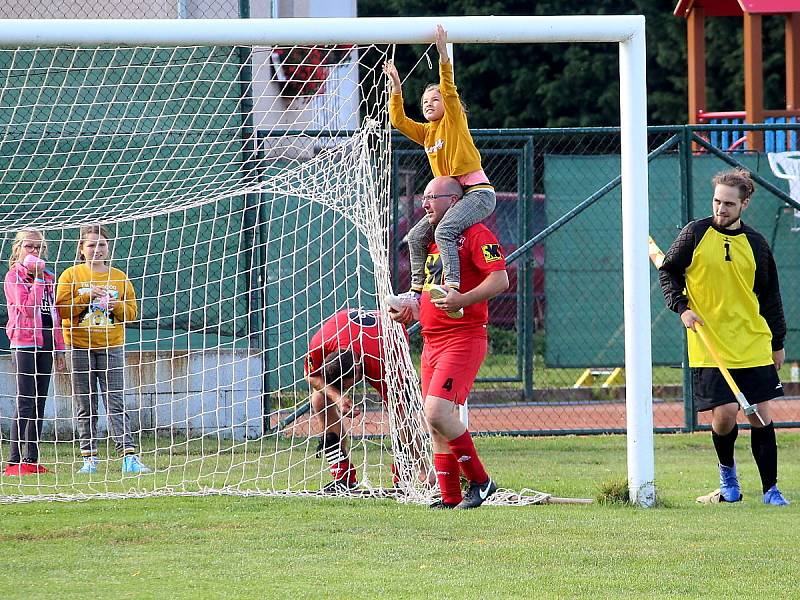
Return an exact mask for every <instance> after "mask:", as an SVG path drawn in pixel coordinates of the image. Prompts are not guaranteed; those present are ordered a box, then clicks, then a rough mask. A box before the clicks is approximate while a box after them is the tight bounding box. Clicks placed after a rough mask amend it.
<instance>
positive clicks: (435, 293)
mask: <svg viewBox="0 0 800 600" xmlns="http://www.w3.org/2000/svg"><path fill="white" fill-rule="evenodd" d="M429 292H430V295H431V300H438V299H439V298H446V297H447V294H449V293H450V290H449V289H448V288H446V287H445V286H443V285H432V286H431V287H430V288H429ZM447 316H448V317H450V318H451V319H460V318H461V317H463V316H464V309H463V308H459V309H458V310H453V311H450V312H449V313H447Z"/></svg>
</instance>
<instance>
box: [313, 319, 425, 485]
mask: <svg viewBox="0 0 800 600" xmlns="http://www.w3.org/2000/svg"><path fill="white" fill-rule="evenodd" d="M382 343H383V334H382V330H381V322H380V314H379V313H378V312H377V311H368V310H363V309H345V310H342V311H339V312H337V313H336V314H335V315H333V316H332V317H331V318H330V319H328V320H327V321H325V323H323V325H322V327H321V328H320V330H319V331H317V332H316V333H315V334H314V336H313V337H312V338H311V341H310V342H309V346H308V347H309V350H308V354H307V356H306V361H305V377H306V380H307V381H308V383H309V384H310V385H311V387H312V388H313V390H314V391H313V392H312V394H311V408H312V410H313V413H314V415H315V417H316V418H317V421H318V423H319V425H320V427H321V428H322V438H321V440H320V447H319V450H320V451H322V453H323V454H324V456H325V460H326V461H327V463H328V466H329V467H330V471H331V475H332V476H333V481H331V482H330V483H328V484H327V485H326V486H325V487H324V488H323V491H325V492H341V491H346V490H349V489H353V488H355V487H356V486H357V485H358V481H357V477H356V471H355V469H354V468H353V465H352V464H351V462H350V455H349V451H348V447H347V439H346V433H347V429H346V427H345V424H344V421H343V419H342V417H343V416H355V415H357V414H358V407H353V403H352V400H351V399H350V397H349V396H348V395H347V393H346V392H347V391H348V390H349V389H350V388H352V387H353V385H355V383H356V382H357V381H359V380H361V379H364V380H365V381H366V382H367V383H369V384H370V385H371V386H372V387H373V388H375V390H377V392H378V393H379V394H380V396H381V398H382V399H383V401H384V403H386V401H387V387H386V381H385V370H384V360H383V356H384V354H383V349H382ZM405 433H407V432H404V431H400V435H401V436H403V435H404V434H405ZM406 437H408V436H407V435H406ZM402 442H403V444H404V446H406V447H407V448H408V449H409V450H410V451H411V454H412V456H411V458H412V460H414V462H415V463H416V464H417V465H419V467H420V473H421V475H420V478H421V480H426V479H427V478H428V467H427V464H426V462H425V461H424V460H422V458H421V456H422V454H421V451H420V450H419V449H418V448H417V446H416V445H414V444H410V443H409V440H406V439H403V440H402ZM392 474H393V482H394V483H395V484H396V483H397V482H398V481H399V479H398V477H397V474H396V472H395V467H394V465H392ZM431 483H432V482H431Z"/></svg>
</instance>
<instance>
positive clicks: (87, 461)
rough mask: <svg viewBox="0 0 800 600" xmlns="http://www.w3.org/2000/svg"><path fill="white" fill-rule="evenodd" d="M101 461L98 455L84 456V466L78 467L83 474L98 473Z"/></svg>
mask: <svg viewBox="0 0 800 600" xmlns="http://www.w3.org/2000/svg"><path fill="white" fill-rule="evenodd" d="M99 463H100V461H99V460H98V459H97V457H96V456H84V457H83V466H82V467H81V468H80V469H78V473H80V474H81V475H93V474H94V473H97V465H98V464H99Z"/></svg>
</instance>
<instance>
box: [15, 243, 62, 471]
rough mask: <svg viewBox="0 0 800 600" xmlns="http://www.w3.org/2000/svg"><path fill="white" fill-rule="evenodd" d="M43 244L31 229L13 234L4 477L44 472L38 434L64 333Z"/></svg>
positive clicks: (59, 356) (59, 362) (58, 360)
mask: <svg viewBox="0 0 800 600" xmlns="http://www.w3.org/2000/svg"><path fill="white" fill-rule="evenodd" d="M46 252H47V243H46V242H45V239H44V235H42V233H41V232H40V231H38V230H36V229H23V230H21V231H19V232H18V233H17V235H16V237H15V238H14V244H13V246H12V250H11V260H10V261H9V270H8V274H7V275H6V279H5V284H4V285H3V290H4V291H5V296H6V303H7V305H8V325H7V326H6V332H7V334H8V339H9V340H10V341H11V349H12V350H13V352H14V359H15V362H16V370H17V407H16V411H15V413H14V418H13V420H12V422H11V449H10V452H9V456H8V465H7V466H6V469H5V471H4V472H3V474H4V475H7V476H18V477H20V476H23V475H32V474H36V473H47V472H48V469H46V468H45V467H44V466H42V465H40V464H39V437H40V436H41V434H42V425H43V423H44V405H45V401H46V400H47V392H48V389H49V387H50V377H51V375H52V373H53V362H54V361H55V365H56V368H57V369H58V370H59V371H64V368H65V362H64V354H63V351H64V337H63V336H62V334H61V318H60V317H59V314H58V309H57V308H56V305H55V275H54V274H53V273H52V272H51V271H49V270H47V269H46V268H45V262H44V259H43V257H44V256H46Z"/></svg>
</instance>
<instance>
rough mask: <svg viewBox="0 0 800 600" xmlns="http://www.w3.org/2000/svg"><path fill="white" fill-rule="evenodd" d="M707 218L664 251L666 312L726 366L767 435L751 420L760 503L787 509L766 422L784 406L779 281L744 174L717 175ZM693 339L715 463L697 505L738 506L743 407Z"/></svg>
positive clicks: (695, 378)
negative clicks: (751, 216) (715, 483)
mask: <svg viewBox="0 0 800 600" xmlns="http://www.w3.org/2000/svg"><path fill="white" fill-rule="evenodd" d="M712 184H713V185H714V197H713V199H712V203H711V208H712V211H713V216H711V217H707V218H705V219H700V220H698V221H692V222H691V223H689V224H688V225H686V227H684V228H683V230H682V231H681V233H680V234H679V235H678V239H676V240H675V242H673V244H672V246H671V247H670V249H669V250H668V251H667V253H666V256H665V258H664V262H663V264H662V265H661V268H660V269H659V280H660V282H661V288H662V291H663V292H664V298H665V299H666V302H667V306H668V307H669V308H670V309H671V310H673V311H674V312H676V313H678V314H679V315H680V317H681V321H682V322H683V325H684V327H686V328H687V329H691V330H692V331H696V330H697V327H704V328H706V329H704V332H705V334H706V336H707V337H708V338H710V339H711V341H712V344H713V345H714V346H716V348H717V350H718V352H719V355H720V358H721V360H722V361H723V363H724V366H726V367H728V369H729V370H730V373H731V376H732V377H733V379H734V381H736V383H737V385H738V386H739V388H740V389H741V390H742V392H743V393H744V395H745V397H746V398H747V399H748V401H749V402H750V403H751V404H754V405H757V406H758V412H759V413H760V414H761V417H762V418H763V419H764V422H765V423H766V426H764V425H762V424H761V422H760V421H759V420H758V416H757V415H755V414H753V415H749V416H748V420H749V421H750V426H751V428H752V429H751V438H750V439H751V446H752V451H753V457H754V458H755V461H756V465H757V466H758V472H759V474H760V475H761V487H762V491H763V493H764V498H763V499H764V503H765V504H772V505H778V506H781V505H785V504H788V503H789V502H788V501H787V500H786V499H785V498H784V497H783V495H782V494H781V492H780V490H778V487H777V481H778V446H777V443H776V440H775V428H774V426H773V424H772V419H771V418H770V403H769V401H770V400H772V399H773V398H777V397H780V396H783V387H782V385H781V382H780V380H779V379H778V371H777V370H778V369H780V368H781V365H782V364H783V361H784V359H785V357H786V354H785V351H784V348H783V341H784V338H785V337H786V322H785V320H784V316H783V306H782V303H781V295H780V288H779V285H778V272H777V269H776V267H775V261H774V259H773V256H772V251H771V250H770V248H769V245H768V244H767V241H766V240H765V239H764V237H763V236H762V235H761V234H759V233H758V232H757V231H756V230H755V229H753V228H752V227H749V226H747V225H745V224H744V223H743V222H742V220H741V214H742V212H743V211H744V210H745V209H746V208H747V206H748V204H749V203H750V199H751V198H752V196H753V192H754V191H755V187H754V185H753V181H752V179H751V178H750V175H749V174H748V173H747V172H745V171H741V170H736V169H734V170H730V171H723V172H721V173H718V174H717V175H716V176H715V177H714V178H713V179H712ZM688 338H689V365H690V366H691V367H692V391H693V396H694V402H695V408H696V410H698V411H707V410H710V411H711V414H712V418H711V437H712V439H713V441H714V448H715V449H716V452H717V458H718V460H719V482H720V483H719V486H720V487H719V490H716V491H714V492H711V493H710V494H708V495H707V496H701V497H700V498H698V499H697V501H698V502H703V503H715V502H738V501H739V500H741V499H742V493H741V489H740V487H739V479H738V477H737V474H736V462H735V461H734V444H735V442H736V437H737V435H738V433H739V428H738V425H737V423H736V418H737V415H738V412H739V405H738V403H737V402H736V398H735V396H734V395H733V392H732V391H731V390H730V388H729V387H728V386H727V384H726V383H725V380H724V379H723V376H722V374H721V373H720V370H719V369H718V368H717V366H716V363H715V362H714V359H713V357H712V356H711V354H710V352H709V350H708V349H707V348H705V346H703V345H702V342H701V340H699V339H698V336H697V335H695V334H691V335H689V336H688Z"/></svg>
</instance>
